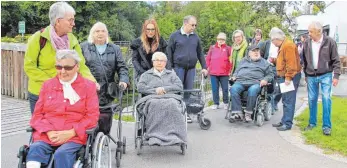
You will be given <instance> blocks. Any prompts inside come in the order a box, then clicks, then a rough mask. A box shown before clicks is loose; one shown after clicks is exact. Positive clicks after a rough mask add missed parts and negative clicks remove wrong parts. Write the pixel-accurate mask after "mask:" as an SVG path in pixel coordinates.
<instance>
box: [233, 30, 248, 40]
mask: <svg viewBox="0 0 347 168" xmlns="http://www.w3.org/2000/svg"><path fill="white" fill-rule="evenodd" d="M236 33H240V34H241V36H242V38H243V39H242V41H243V40H246V38H245V35H244V33H243V31H242V30H235V31H234V32H233V39H232V40H233V42H235V40H234V36H235V34H236Z"/></svg>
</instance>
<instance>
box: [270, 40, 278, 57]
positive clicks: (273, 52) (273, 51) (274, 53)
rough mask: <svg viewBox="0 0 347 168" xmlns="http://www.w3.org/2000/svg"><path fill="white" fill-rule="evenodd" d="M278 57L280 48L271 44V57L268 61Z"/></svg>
mask: <svg viewBox="0 0 347 168" xmlns="http://www.w3.org/2000/svg"><path fill="white" fill-rule="evenodd" d="M277 55H278V47H276V46H275V45H274V44H273V43H271V45H270V49H269V57H268V59H269V58H270V57H271V58H277Z"/></svg>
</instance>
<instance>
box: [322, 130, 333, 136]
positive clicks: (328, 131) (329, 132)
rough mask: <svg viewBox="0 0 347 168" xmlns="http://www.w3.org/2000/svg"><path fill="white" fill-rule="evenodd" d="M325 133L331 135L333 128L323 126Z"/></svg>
mask: <svg viewBox="0 0 347 168" xmlns="http://www.w3.org/2000/svg"><path fill="white" fill-rule="evenodd" d="M323 134H324V135H327V136H329V135H331V129H330V128H323Z"/></svg>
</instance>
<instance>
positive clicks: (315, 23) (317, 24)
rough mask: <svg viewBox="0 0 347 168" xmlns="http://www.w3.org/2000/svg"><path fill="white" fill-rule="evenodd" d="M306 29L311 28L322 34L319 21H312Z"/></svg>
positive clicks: (321, 26)
mask: <svg viewBox="0 0 347 168" xmlns="http://www.w3.org/2000/svg"><path fill="white" fill-rule="evenodd" d="M308 27H313V28H314V29H316V30H318V31H319V32H320V33H323V25H322V24H321V23H320V22H319V21H312V22H311V23H310V25H309V26H308Z"/></svg>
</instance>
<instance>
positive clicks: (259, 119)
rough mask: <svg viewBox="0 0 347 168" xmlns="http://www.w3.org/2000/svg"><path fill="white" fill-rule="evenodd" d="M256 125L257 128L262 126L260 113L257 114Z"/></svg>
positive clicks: (262, 119) (262, 117)
mask: <svg viewBox="0 0 347 168" xmlns="http://www.w3.org/2000/svg"><path fill="white" fill-rule="evenodd" d="M256 124H257V126H259V127H261V126H262V125H263V124H264V115H263V114H262V113H261V112H260V113H258V114H257V119H256Z"/></svg>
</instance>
